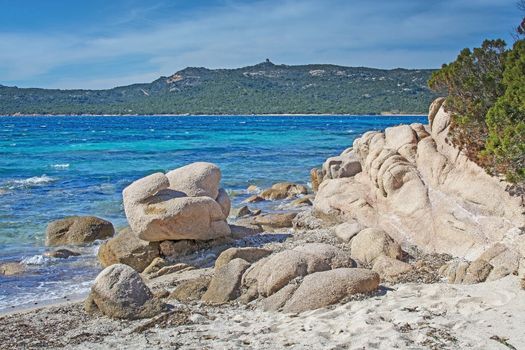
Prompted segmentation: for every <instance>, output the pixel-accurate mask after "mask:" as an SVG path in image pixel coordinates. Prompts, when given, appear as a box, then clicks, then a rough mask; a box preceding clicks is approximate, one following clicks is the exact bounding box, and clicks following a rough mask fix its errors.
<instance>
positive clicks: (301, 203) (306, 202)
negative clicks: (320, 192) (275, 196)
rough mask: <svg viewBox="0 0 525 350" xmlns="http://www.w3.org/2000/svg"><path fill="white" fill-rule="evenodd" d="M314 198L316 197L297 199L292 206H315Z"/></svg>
mask: <svg viewBox="0 0 525 350" xmlns="http://www.w3.org/2000/svg"><path fill="white" fill-rule="evenodd" d="M314 198H315V197H314V196H310V195H308V196H304V197H301V198H297V199H296V200H294V201H292V203H290V205H292V206H293V207H301V206H311V205H312V204H313V202H312V201H313V200H314Z"/></svg>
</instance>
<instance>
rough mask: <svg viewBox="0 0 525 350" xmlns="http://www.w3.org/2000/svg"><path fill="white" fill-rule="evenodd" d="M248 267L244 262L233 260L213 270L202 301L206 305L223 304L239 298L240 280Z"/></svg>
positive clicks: (248, 264)
mask: <svg viewBox="0 0 525 350" xmlns="http://www.w3.org/2000/svg"><path fill="white" fill-rule="evenodd" d="M248 267H250V263H249V262H247V261H246V260H243V259H240V258H235V259H233V260H231V261H230V262H228V263H227V264H226V265H224V266H221V267H219V268H216V269H215V272H214V274H213V277H212V279H211V282H210V284H209V285H208V289H207V290H206V293H204V295H203V296H202V301H204V302H205V303H208V304H214V305H218V304H224V303H227V302H228V301H230V300H234V299H237V298H238V297H239V296H240V286H241V278H242V275H243V273H244V271H246V269H248Z"/></svg>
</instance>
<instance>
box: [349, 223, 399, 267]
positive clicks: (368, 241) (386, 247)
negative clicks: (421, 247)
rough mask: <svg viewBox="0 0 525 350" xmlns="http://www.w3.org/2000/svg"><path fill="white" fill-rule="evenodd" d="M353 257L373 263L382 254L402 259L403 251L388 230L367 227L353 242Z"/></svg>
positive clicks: (365, 262)
mask: <svg viewBox="0 0 525 350" xmlns="http://www.w3.org/2000/svg"><path fill="white" fill-rule="evenodd" d="M351 250H352V257H353V258H354V259H356V260H358V261H360V262H362V263H364V264H372V263H373V262H374V260H376V259H377V258H379V257H380V256H382V255H385V256H388V257H390V258H393V259H401V258H402V257H403V251H402V250H401V247H400V246H399V244H397V243H396V242H395V241H394V240H393V239H392V238H391V237H390V236H389V235H388V234H387V233H386V232H384V231H382V230H378V229H375V228H366V229H364V230H363V231H361V232H359V233H358V234H357V235H356V236H355V237H354V238H353V239H352V243H351Z"/></svg>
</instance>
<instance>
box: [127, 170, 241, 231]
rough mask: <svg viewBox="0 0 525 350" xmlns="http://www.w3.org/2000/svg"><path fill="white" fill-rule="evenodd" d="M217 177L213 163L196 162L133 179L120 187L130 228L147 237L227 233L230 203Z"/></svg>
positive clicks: (217, 173) (219, 173)
mask: <svg viewBox="0 0 525 350" xmlns="http://www.w3.org/2000/svg"><path fill="white" fill-rule="evenodd" d="M220 179H221V172H220V169H219V168H218V167H217V166H216V165H214V164H211V163H204V162H198V163H192V164H189V165H186V166H184V167H181V168H179V169H175V170H172V171H170V172H168V173H167V174H163V173H155V174H152V175H149V176H146V177H145V178H142V179H140V180H137V181H135V182H134V183H132V184H131V185H129V186H128V187H127V188H125V189H124V191H123V197H124V209H125V212H126V217H127V218H128V222H129V225H130V227H131V229H132V230H133V232H134V233H135V234H136V235H137V236H138V237H139V238H140V239H143V240H146V241H164V240H181V239H194V240H211V239H215V238H218V237H224V236H229V235H230V234H231V231H230V228H229V226H228V224H227V222H226V218H227V217H228V215H229V213H230V206H231V203H230V199H229V197H228V194H227V193H226V191H224V190H223V189H221V188H220V187H219V183H220Z"/></svg>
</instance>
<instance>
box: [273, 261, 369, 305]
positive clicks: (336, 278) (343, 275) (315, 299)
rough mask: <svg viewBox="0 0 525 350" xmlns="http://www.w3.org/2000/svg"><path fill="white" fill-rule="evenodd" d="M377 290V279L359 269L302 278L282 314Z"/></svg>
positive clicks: (331, 271) (328, 272) (336, 270)
mask: <svg viewBox="0 0 525 350" xmlns="http://www.w3.org/2000/svg"><path fill="white" fill-rule="evenodd" d="M378 287H379V275H378V274H377V273H375V272H373V271H370V270H367V269H360V268H351V269H349V268H341V269H335V270H330V271H323V272H316V273H313V274H311V275H308V276H306V277H305V278H304V279H303V282H302V283H301V285H300V286H299V288H297V290H296V291H295V293H294V294H293V296H292V297H291V298H290V299H289V300H288V301H287V302H286V304H285V305H284V308H283V311H284V312H286V313H300V312H303V311H307V310H315V309H318V308H321V307H325V306H328V305H332V304H335V303H337V302H339V301H341V300H343V299H344V298H345V297H348V296H351V295H353V294H358V293H370V292H373V291H375V290H377V288H378Z"/></svg>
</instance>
